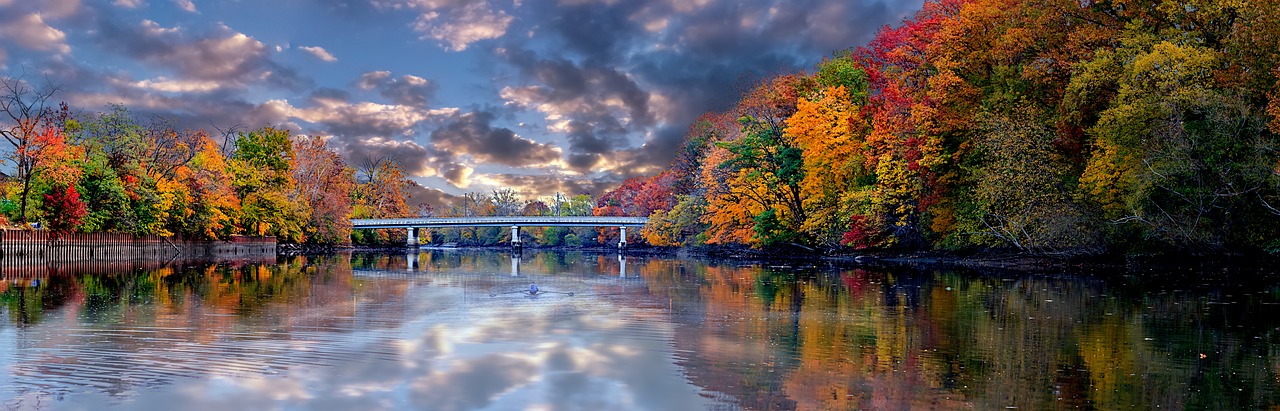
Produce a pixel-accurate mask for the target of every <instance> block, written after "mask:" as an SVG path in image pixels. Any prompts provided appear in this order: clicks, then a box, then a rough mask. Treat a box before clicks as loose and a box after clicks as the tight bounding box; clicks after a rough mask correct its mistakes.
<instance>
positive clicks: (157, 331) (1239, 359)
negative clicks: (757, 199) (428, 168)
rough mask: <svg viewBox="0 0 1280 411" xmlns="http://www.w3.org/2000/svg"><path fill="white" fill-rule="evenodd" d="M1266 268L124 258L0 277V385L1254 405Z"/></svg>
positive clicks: (124, 392)
mask: <svg viewBox="0 0 1280 411" xmlns="http://www.w3.org/2000/svg"><path fill="white" fill-rule="evenodd" d="M1276 278H1277V277H1276V276H1275V275H1272V274H1266V273H1263V274H1259V273H1252V274H1249V275H1244V274H1223V273H1221V272H1220V270H1219V269H1217V268H1214V269H1212V270H1210V269H1197V268H1190V269H1179V270H1164V271H1148V272H1142V273H1129V274H1125V273H1108V272H1103V273H1097V272H1091V273H1082V272H1062V273H1035V274H1020V273H999V272H984V273H978V272H967V271H962V270H937V269H917V268H906V267H904V268H876V269H868V268H858V267H847V266H845V267H842V266H836V265H829V264H818V265H816V266H806V265H801V264H797V263H772V264H759V263H743V262H737V261H712V260H700V259H676V258H674V257H663V256H629V257H625V258H620V257H619V256H618V255H616V254H592V253H579V252H539V251H525V252H524V253H523V254H522V255H520V256H519V257H518V258H516V257H513V256H512V255H511V254H510V253H503V252H489V251H456V250H452V251H451V250H443V251H424V252H422V253H418V254H413V255H380V254H355V255H346V254H343V255H332V256H319V257H281V258H280V259H279V260H278V261H276V262H274V263H273V262H270V261H268V262H252V261H240V262H234V261H233V262H221V263H216V264H212V263H169V264H158V265H157V264H153V265H149V266H145V267H121V266H117V267H111V268H110V269H106V270H100V271H98V272H94V271H93V270H88V271H86V270H79V271H77V272H62V273H54V274H50V275H44V276H23V277H15V278H6V279H5V280H4V281H3V282H0V287H2V291H3V292H2V293H0V304H2V305H0V319H2V321H3V322H0V369H3V372H0V398H2V399H3V404H4V405H5V406H6V407H7V408H9V409H66V410H78V409H103V408H117V409H143V410H148V409H156V410H169V409H190V410H202V409H207V410H228V409H230V410H258V409H318V410H345V409H359V410H380V409H386V410H392V409H430V410H478V409H497V410H506V409H527V410H605V409H608V410H702V409H712V410H736V409H748V410H792V409H796V410H843V409H909V408H910V409H918V408H933V409H1048V408H1055V409H1056V408H1086V409H1088V408H1092V409H1117V408H1140V409H1156V408H1161V409H1205V408H1210V409H1264V408H1269V407H1274V406H1277V405H1280V282H1277V281H1276ZM531 285H536V287H537V288H538V293H537V294H531V293H530V287H531Z"/></svg>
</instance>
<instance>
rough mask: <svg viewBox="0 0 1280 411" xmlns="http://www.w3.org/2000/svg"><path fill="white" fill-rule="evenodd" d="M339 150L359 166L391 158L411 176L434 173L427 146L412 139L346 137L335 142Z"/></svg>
mask: <svg viewBox="0 0 1280 411" xmlns="http://www.w3.org/2000/svg"><path fill="white" fill-rule="evenodd" d="M335 146H337V147H336V148H337V149H338V152H340V153H342V154H344V155H345V156H346V158H347V159H348V160H349V161H350V162H351V164H353V165H355V166H357V167H359V166H362V165H364V164H372V163H374V162H376V161H378V160H390V161H392V162H394V163H397V164H399V165H400V166H401V167H403V168H404V170H405V173H406V174H408V175H410V176H423V175H433V174H435V171H434V170H432V169H431V168H430V158H429V154H428V151H427V148H426V147H423V146H421V145H418V143H416V142H414V141H412V140H397V139H390V138H384V137H372V138H364V139H345V140H344V141H339V142H337V143H335Z"/></svg>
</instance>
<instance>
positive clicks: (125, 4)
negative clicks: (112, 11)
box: [111, 0, 146, 9]
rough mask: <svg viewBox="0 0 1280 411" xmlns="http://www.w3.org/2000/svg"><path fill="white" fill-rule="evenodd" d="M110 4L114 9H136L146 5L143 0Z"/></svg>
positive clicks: (117, 1)
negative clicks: (114, 6)
mask: <svg viewBox="0 0 1280 411" xmlns="http://www.w3.org/2000/svg"><path fill="white" fill-rule="evenodd" d="M111 4H114V5H116V7H122V8H126V9H136V8H138V7H142V5H144V4H146V3H145V2H144V1H143V0H115V1H113V2H111Z"/></svg>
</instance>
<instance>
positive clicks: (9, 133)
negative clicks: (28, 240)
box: [0, 76, 68, 222]
mask: <svg viewBox="0 0 1280 411" xmlns="http://www.w3.org/2000/svg"><path fill="white" fill-rule="evenodd" d="M0 87H3V90H0V93H3V94H2V95H0V112H3V113H4V117H5V118H4V119H3V122H4V123H3V124H0V137H4V140H5V142H7V143H8V144H9V146H10V148H11V149H12V150H13V151H12V152H10V153H9V160H10V161H12V162H13V164H14V170H15V171H16V172H17V173H16V174H17V175H15V176H14V177H15V178H16V179H17V182H18V185H19V189H18V193H17V196H18V210H17V216H16V217H17V220H18V221H19V222H26V221H27V203H28V198H29V197H30V195H31V182H32V181H31V180H32V178H33V177H34V175H33V170H34V169H35V167H36V156H37V153H38V152H39V151H40V149H39V147H35V146H33V143H35V141H34V140H36V139H37V137H38V136H40V135H41V134H42V133H43V132H45V131H47V130H49V129H50V128H51V127H59V128H60V127H62V124H56V123H58V118H59V117H62V118H63V119H65V117H66V113H67V112H68V110H67V108H66V105H65V104H63V105H62V107H61V110H60V111H61V115H60V114H59V112H58V110H55V109H54V107H53V100H52V99H53V96H54V95H55V94H57V93H58V92H59V91H60V88H59V87H57V86H55V85H53V84H52V83H49V82H46V83H45V85H44V86H41V87H36V86H33V85H32V84H31V83H29V82H27V81H26V80H25V79H23V78H22V77H21V76H19V77H4V78H0Z"/></svg>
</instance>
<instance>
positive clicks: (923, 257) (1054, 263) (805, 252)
mask: <svg viewBox="0 0 1280 411" xmlns="http://www.w3.org/2000/svg"><path fill="white" fill-rule="evenodd" d="M410 249H413V248H412V247H407V246H403V245H385V246H368V245H361V246H316V245H296V244H281V245H280V246H278V247H277V250H278V254H280V255H317V254H330V253H334V252H338V251H354V252H368V253H403V252H405V251H407V250H410ZM420 249H421V250H462V251H503V252H509V251H510V250H511V248H510V246H508V245H491V246H456V247H452V246H451V247H426V248H420ZM524 251H526V252H530V251H560V252H566V251H567V252H587V253H617V248H615V247H612V246H608V245H594V246H578V247H570V246H526V247H525V248H524ZM625 254H626V255H630V256H675V257H677V258H700V259H710V260H716V261H724V262H733V263H739V264H768V263H777V262H787V263H788V264H801V265H829V264H839V265H846V264H847V265H859V266H868V267H883V266H911V267H916V268H966V269H975V270H1008V271H1021V272H1042V271H1062V270H1071V271H1094V270H1124V271H1135V272H1136V271H1143V272H1159V271H1169V270H1183V269H1187V268H1196V269H1201V270H1206V269H1207V270H1215V271H1237V270H1239V271H1250V272H1256V271H1258V270H1266V269H1269V268H1271V267H1280V256H1276V255H1270V254H1265V253H1261V252H1257V253H1174V252H1168V253H1164V254H1142V255H1134V254H1129V255H1125V254H1084V253H1059V254H1049V253H1031V252H1025V251H1020V250H1012V249H996V248H989V249H971V250H964V251H916V252H892V251H882V250H880V251H863V252H851V253H836V254H830V253H824V252H821V251H819V250H814V249H811V248H807V247H799V246H795V247H789V248H783V249H773V250H760V249H755V248H751V247H747V246H739V245H711V246H693V247H652V246H648V245H643V244H637V245H631V246H629V247H628V248H627V249H626V252H625Z"/></svg>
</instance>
